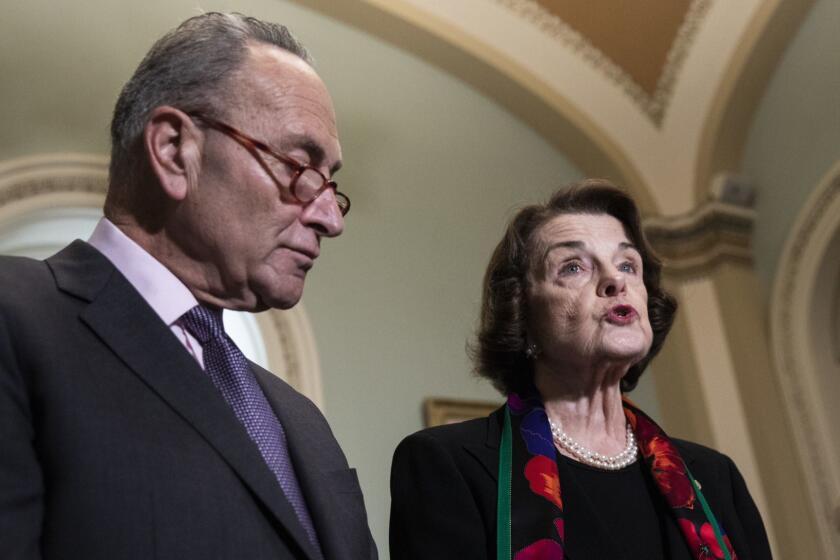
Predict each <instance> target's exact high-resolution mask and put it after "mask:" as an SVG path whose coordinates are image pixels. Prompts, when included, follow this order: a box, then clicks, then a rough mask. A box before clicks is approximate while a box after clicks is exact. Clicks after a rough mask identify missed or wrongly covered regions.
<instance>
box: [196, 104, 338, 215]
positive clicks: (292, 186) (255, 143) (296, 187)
mask: <svg viewBox="0 0 840 560" xmlns="http://www.w3.org/2000/svg"><path fill="white" fill-rule="evenodd" d="M188 115H189V116H190V117H191V118H193V119H196V120H200V121H201V122H203V123H204V124H206V125H207V126H209V127H210V128H214V129H216V130H218V131H219V132H221V133H222V134H226V135H227V136H230V137H231V138H233V139H234V140H236V141H237V142H239V143H240V144H241V145H242V146H243V147H244V148H245V149H246V150H248V152H250V153H251V155H252V156H254V158H255V159H256V160H257V161H258V162H259V163H260V165H262V166H263V168H264V169H265V170H266V171H267V172H268V174H269V176H270V177H271V179H272V180H273V181H274V182H275V183H277V187H278V188H281V190H282V185H283V183H282V182H280V180H279V179H278V178H277V175H276V174H275V173H274V171H273V170H272V168H271V166H270V165H269V164H268V162H266V161H265V159H264V158H263V156H262V155H261V154H260V153H261V152H262V153H264V154H267V155H269V156H271V157H272V158H274V159H276V160H277V161H279V162H280V163H282V164H284V165H287V166H288V167H290V168H291V170H292V181H291V182H290V183H289V191H290V192H291V193H292V196H293V197H294V198H295V200H297V201H298V202H300V203H302V204H308V203H310V202H312V201H313V200H315V199H316V198H318V197H319V196H321V193H323V192H324V191H325V190H326V189H327V188H331V189H332V190H333V194H334V195H335V201H336V204H338V210H339V211H340V212H341V215H342V216H346V215H347V212H349V211H350V198H348V197H347V195H346V194H344V193H342V192H340V191H339V190H338V185H337V184H336V182H335V181H330V180H329V179H327V178H326V177H324V174H323V173H321V172H320V171H318V170H317V169H315V168H314V167H312V166H310V165H303V164H301V163H298V162H297V161H295V160H293V159H292V158H290V157H289V156H286V155H283V154H279V153H277V152H275V151H274V150H272V149H271V148H269V147H268V145H267V144H266V143H265V142H261V141H259V140H257V139H255V138H251V137H250V136H248V135H247V134H245V133H244V132H241V131H239V130H237V129H236V128H234V127H232V126H230V125H229V124H227V123H223V122H222V121H219V120H216V119H214V118H211V117H208V116H205V115H203V114H201V113H199V112H191V113H188Z"/></svg>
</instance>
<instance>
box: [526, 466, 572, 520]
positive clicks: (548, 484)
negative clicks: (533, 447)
mask: <svg viewBox="0 0 840 560" xmlns="http://www.w3.org/2000/svg"><path fill="white" fill-rule="evenodd" d="M525 478H527V479H528V485H529V486H530V487H531V492H533V493H534V494H537V495H538V496H542V497H543V498H545V499H546V500H548V501H549V502H551V503H553V504H554V505H556V506H557V507H559V508H560V509H561V510H562V509H563V500H561V499H560V475H559V474H558V473H557V463H556V462H554V461H552V460H551V459H549V458H548V457H546V456H545V455H535V456H534V457H532V458H531V460H529V461H528V463H526V465H525Z"/></svg>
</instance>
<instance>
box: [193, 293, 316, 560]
mask: <svg viewBox="0 0 840 560" xmlns="http://www.w3.org/2000/svg"><path fill="white" fill-rule="evenodd" d="M181 321H182V322H183V324H184V326H185V327H186V328H187V329H188V330H189V331H190V333H191V334H192V335H193V336H194V337H195V338H196V339H197V340H198V341H199V342H200V343H201V349H202V352H203V354H204V369H205V371H206V372H207V374H208V375H209V376H210V379H212V380H213V384H214V385H215V386H216V388H217V389H219V391H221V393H222V396H223V397H224V398H225V400H226V401H227V403H228V404H229V405H230V406H231V408H233V412H234V414H236V417H237V418H238V419H239V421H240V422H242V424H243V425H244V426H245V430H246V431H247V432H248V436H249V437H250V438H251V440H252V441H253V442H254V443H255V444H256V445H257V448H258V449H259V450H260V454H261V455H262V456H263V459H265V462H266V463H267V464H268V468H269V469H271V471H272V472H273V473H274V476H276V477H277V481H278V482H279V483H280V488H282V489H283V493H284V494H285V495H286V498H287V499H288V500H289V503H290V504H291V505H292V508H294V510H295V513H297V516H298V519H299V520H300V524H301V525H303V528H304V529H305V530H306V534H307V535H308V536H309V540H310V541H311V542H312V545H313V547H314V548H315V550H316V552H317V553H318V556H319V557H323V554H322V553H321V550H320V546H319V544H318V537H317V535H316V534H315V527H314V525H313V524H312V518H310V517H309V510H307V508H306V502H305V501H304V499H303V494H302V493H301V491H300V485H299V484H298V480H297V476H295V471H294V467H293V466H292V461H291V458H290V457H289V450H288V446H287V444H286V434H285V432H284V431H283V426H282V425H281V424H280V421H279V420H278V419H277V416H276V415H275V414H274V411H273V410H271V405H269V404H268V400H267V399H266V398H265V394H263V392H262V389H261V388H260V386H259V384H257V378H256V377H254V373H253V372H252V371H251V368H250V367H249V366H248V361H247V360H246V359H245V356H244V355H243V354H242V352H241V351H240V350H239V348H237V347H236V345H235V344H234V343H233V341H232V340H231V339H230V338H229V337H228V336H227V334H226V333H225V329H224V325H223V323H222V311H221V310H211V309H208V308H206V307H204V306H202V305H197V306H195V307H193V308H192V309H190V310H189V311H188V312H186V313H185V314H184V315H183V316H182V317H181Z"/></svg>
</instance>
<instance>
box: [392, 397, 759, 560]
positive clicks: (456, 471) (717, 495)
mask: <svg viewBox="0 0 840 560" xmlns="http://www.w3.org/2000/svg"><path fill="white" fill-rule="evenodd" d="M501 411H502V409H500V410H497V411H496V412H494V413H493V414H491V415H490V416H489V417H487V418H481V419H477V420H470V421H467V422H462V423H459V424H451V425H447V426H439V427H435V428H429V429H426V430H422V431H420V432H417V433H416V434H413V435H411V436H409V437H407V438H406V439H405V440H403V441H402V443H400V445H399V447H397V450H396V452H395V453H394V462H393V465H392V469H391V528H390V546H391V557H392V558H394V559H397V558H399V559H400V560H414V559H417V560H420V559H428V558H434V559H435V560H495V558H496V496H497V491H496V488H497V486H496V484H497V477H498V469H499V440H500V437H501V428H502V421H503V418H504V415H503V414H502V412H501ZM673 441H674V442H675V443H676V445H677V447H678V448H679V451H680V454H681V455H682V457H683V458H684V459H685V461H686V463H687V464H688V467H689V469H690V470H691V472H692V474H693V475H694V477H695V478H696V479H697V480H698V481H701V484H702V491H703V494H704V496H705V497H706V499H707V500H708V502H709V505H710V507H711V508H712V511H713V512H714V513H715V515H716V516H717V518H718V521H720V522H721V524H722V525H723V527H724V530H725V531H726V533H727V535H728V537H729V539H730V541H731V542H732V544H733V546H734V547H735V552H736V554H737V555H738V558H739V560H764V559H769V558H770V557H771V556H770V548H769V544H768V542H767V536H766V533H765V531H764V525H763V524H762V522H761V517H760V516H759V513H758V510H757V509H756V507H755V504H754V503H753V501H752V498H751V497H750V495H749V493H748V492H747V488H746V485H745V484H744V480H743V478H741V475H740V474H739V473H738V470H737V469H736V468H735V465H734V464H733V463H732V461H731V460H730V459H729V458H728V457H726V456H724V455H721V454H720V453H718V452H716V451H713V450H711V449H708V448H706V447H703V446H701V445H697V444H694V443H689V442H686V441H681V440H673ZM561 484H563V481H561ZM572 490H573V488H569V487H567V486H563V492H564V496H568V494H567V492H569V491H572ZM585 502H586V500H580V501H578V502H577V503H578V505H579V506H582V507H585V506H586V503H585ZM586 517H588V518H593V517H597V516H595V515H592V516H586ZM665 518H666V519H664V520H663V523H662V527H663V528H664V538H665V541H666V549H667V551H668V552H669V554H671V555H673V557H674V558H682V557H683V556H680V555H679V554H680V553H683V554H685V553H686V552H687V548H686V545H685V544H684V543H685V541H684V539H683V537H682V534H681V533H680V531H679V528H678V526H677V524H676V522H674V521H673V518H671V517H670V516H665ZM583 531H587V532H589V533H590V534H592V533H593V532H594V534H595V538H594V539H589V540H590V541H591V542H594V543H595V545H596V546H599V547H601V548H599V549H598V550H593V549H592V548H587V549H585V550H581V549H580V548H576V542H575V540H574V535H575V533H576V532H583ZM566 535H567V541H566V546H567V553H568V557H569V558H571V559H574V560H602V559H608V560H618V559H620V558H622V553H621V552H620V550H619V549H617V548H616V546H615V544H614V543H613V539H612V537H611V536H610V534H609V532H608V529H607V528H605V527H600V526H595V527H593V526H591V525H586V526H580V525H579V524H578V523H576V518H575V516H574V514H573V513H571V512H569V513H568V514H567V516H566Z"/></svg>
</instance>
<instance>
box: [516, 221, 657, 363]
mask: <svg viewBox="0 0 840 560" xmlns="http://www.w3.org/2000/svg"><path fill="white" fill-rule="evenodd" d="M535 250H536V251H538V254H537V255H534V257H535V260H534V266H533V269H532V270H531V271H530V278H529V289H528V315H529V320H528V335H529V337H530V339H531V341H532V342H535V343H536V344H537V346H538V347H539V349H540V352H541V353H540V355H539V357H538V360H539V361H543V362H545V363H548V364H562V365H564V366H566V367H569V366H571V367H587V366H594V365H597V364H602V363H616V362H617V363H620V364H624V363H626V366H627V367H628V368H629V367H630V366H631V365H633V364H634V363H636V362H638V361H639V360H641V359H642V358H644V357H645V355H647V353H648V350H649V349H650V344H651V340H652V338H653V334H652V331H651V328H650V321H649V320H648V312H647V289H646V288H645V284H644V282H643V281H642V258H641V255H639V252H638V250H637V249H636V248H635V247H634V245H633V244H632V243H631V242H630V240H629V239H628V238H627V235H626V234H625V232H624V227H623V226H622V224H621V222H619V221H618V220H617V219H615V218H614V217H612V216H609V215H607V214H562V215H560V216H557V217H555V218H553V219H552V220H551V221H549V222H548V223H546V224H545V225H544V226H543V227H542V228H541V229H540V231H539V232H538V242H537V243H536V248H535Z"/></svg>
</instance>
